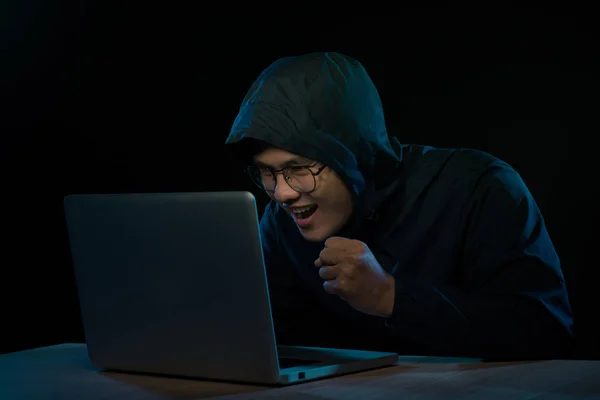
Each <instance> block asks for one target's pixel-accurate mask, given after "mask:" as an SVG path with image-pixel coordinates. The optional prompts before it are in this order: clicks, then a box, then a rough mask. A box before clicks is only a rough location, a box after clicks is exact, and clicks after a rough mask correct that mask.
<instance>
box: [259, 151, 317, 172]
mask: <svg viewBox="0 0 600 400" xmlns="http://www.w3.org/2000/svg"><path fill="white" fill-rule="evenodd" d="M252 161H253V162H254V164H256V165H261V166H268V167H274V168H284V167H287V166H291V165H300V164H302V165H304V164H311V163H313V162H314V161H313V160H311V159H309V158H306V157H302V156H300V155H298V154H294V153H290V152H289V151H285V150H282V149H278V148H274V147H270V148H268V149H266V150H264V151H262V152H260V153H258V154H256V155H255V156H254V157H253V158H252Z"/></svg>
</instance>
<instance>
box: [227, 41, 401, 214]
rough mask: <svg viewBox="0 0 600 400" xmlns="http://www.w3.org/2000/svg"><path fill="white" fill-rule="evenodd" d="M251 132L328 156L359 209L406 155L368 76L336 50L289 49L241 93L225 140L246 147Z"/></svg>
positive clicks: (237, 148) (370, 203)
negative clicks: (296, 53) (292, 51)
mask: <svg viewBox="0 0 600 400" xmlns="http://www.w3.org/2000/svg"><path fill="white" fill-rule="evenodd" d="M248 139H255V140H259V141H262V142H266V143H268V144H270V145H272V146H274V147H278V148H281V149H283V150H286V151H289V152H292V153H296V154H299V155H302V156H304V157H308V158H310V159H313V160H316V161H320V162H322V163H324V164H326V165H327V166H328V167H329V168H331V169H333V170H334V171H335V172H336V173H337V174H338V175H339V176H340V177H341V178H342V180H343V181H344V182H345V183H346V185H347V186H348V187H349V189H350V191H351V193H352V194H353V196H354V200H355V211H365V212H368V210H370V209H373V208H375V207H376V205H377V204H376V203H379V202H380V201H381V197H382V196H381V195H379V196H378V195H377V193H381V191H382V190H383V191H384V192H385V188H386V187H387V186H389V184H390V183H391V182H392V181H393V180H394V178H395V177H397V176H398V175H397V174H398V171H397V170H398V168H399V167H400V162H401V159H402V150H401V146H400V143H399V142H398V140H397V139H396V138H395V137H389V136H388V133H387V129H386V126H385V118H384V114H383V108H382V104H381V99H380V97H379V94H378V92H377V89H376V88H375V85H374V84H373V82H372V81H371V78H370V77H369V75H368V74H367V72H366V70H365V68H364V67H363V66H362V65H361V64H360V63H359V62H358V61H356V60H355V59H353V58H351V57H348V56H345V55H342V54H339V53H331V52H326V53H311V54H305V55H301V56H297V57H286V58H282V59H279V60H277V61H275V62H274V63H273V64H271V65H270V66H269V67H268V68H267V69H265V70H264V71H263V72H262V73H261V74H260V76H259V77H258V79H256V81H255V82H254V83H253V84H252V86H251V87H250V90H249V91H248V93H247V94H246V96H245V97H244V100H243V102H242V105H241V107H240V110H239V113H238V116H237V118H236V119H235V121H234V123H233V126H232V128H231V131H230V133H229V136H228V138H227V140H226V144H227V145H228V146H227V147H228V148H229V149H231V150H233V151H234V153H235V154H237V155H241V154H243V153H244V152H245V151H246V152H248V151H249V149H250V148H251V146H250V143H251V142H252V140H248ZM245 144H248V145H247V146H244V145H245ZM247 155H248V153H246V156H247ZM246 160H247V159H246Z"/></svg>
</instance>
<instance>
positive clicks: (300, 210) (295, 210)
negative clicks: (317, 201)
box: [293, 206, 312, 214]
mask: <svg viewBox="0 0 600 400" xmlns="http://www.w3.org/2000/svg"><path fill="white" fill-rule="evenodd" d="M311 208H312V206H308V207H303V208H295V209H294V210H293V212H294V214H300V213H303V212H305V211H308V210H310V209H311Z"/></svg>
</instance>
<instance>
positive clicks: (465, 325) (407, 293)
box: [386, 168, 572, 359]
mask: <svg viewBox="0 0 600 400" xmlns="http://www.w3.org/2000/svg"><path fill="white" fill-rule="evenodd" d="M474 199H475V201H474V202H473V203H472V206H471V207H470V216H469V222H468V224H467V232H466V238H465V242H464V243H465V248H464V249H463V265H462V274H463V276H462V277H460V278H461V281H462V282H463V283H464V284H463V285H461V287H460V288H459V287H456V286H451V285H437V286H434V285H430V284H426V283H424V282H417V281H409V280H403V279H401V278H397V279H396V295H395V304H394V310H393V313H392V315H391V316H390V318H389V319H387V321H386V325H387V326H388V327H390V328H391V329H392V330H394V331H396V332H397V333H399V334H401V335H402V336H404V337H407V338H410V339H412V340H415V341H418V342H421V343H422V344H424V345H426V347H428V348H430V349H432V350H433V351H434V352H437V353H438V354H461V355H464V356H474V357H482V356H483V357H484V358H491V359H503V358H505V359H515V358H559V357H564V356H565V354H570V353H569V352H570V351H571V350H572V349H571V337H572V332H571V327H572V315H571V309H570V305H569V300H568V298H567V292H566V288H565V282H564V279H563V275H562V272H561V267H560V261H559V259H558V256H557V254H556V252H555V250H554V247H553V244H552V242H551V240H550V237H549V235H548V232H547V231H546V227H545V224H544V221H543V218H542V215H541V213H540V210H539V209H538V207H537V205H536V203H535V201H534V199H533V197H532V195H531V193H530V192H529V190H528V189H527V188H526V186H525V184H524V183H523V181H522V180H521V178H520V176H519V175H518V174H517V173H516V172H515V171H514V170H512V169H509V168H496V169H493V170H491V171H489V172H488V173H487V174H486V175H485V176H484V177H483V178H481V181H480V182H479V184H478V186H477V188H476V190H475V193H474ZM465 288H468V289H465Z"/></svg>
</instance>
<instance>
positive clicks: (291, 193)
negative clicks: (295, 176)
mask: <svg viewBox="0 0 600 400" xmlns="http://www.w3.org/2000/svg"><path fill="white" fill-rule="evenodd" d="M276 179H277V184H276V185H275V193H274V194H273V197H275V200H276V201H277V202H278V203H290V202H292V201H294V200H297V199H298V198H299V197H300V193H298V192H296V191H295V190H294V189H292V188H291V187H290V185H288V183H287V182H286V181H285V177H284V176H283V174H280V175H276Z"/></svg>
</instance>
